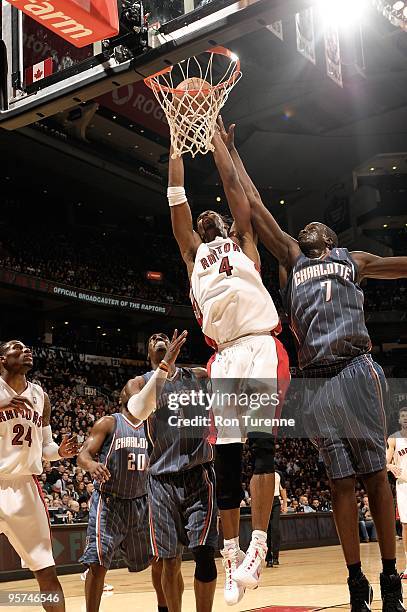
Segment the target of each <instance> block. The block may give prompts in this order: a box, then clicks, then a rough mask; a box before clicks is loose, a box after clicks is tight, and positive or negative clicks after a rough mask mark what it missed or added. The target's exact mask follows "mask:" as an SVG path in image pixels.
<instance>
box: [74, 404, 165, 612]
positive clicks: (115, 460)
mask: <svg viewBox="0 0 407 612" xmlns="http://www.w3.org/2000/svg"><path fill="white" fill-rule="evenodd" d="M78 465H79V466H80V467H82V468H83V469H84V470H86V471H87V472H89V474H90V475H91V477H92V478H93V480H94V486H95V490H94V492H93V494H92V500H91V507H90V511H89V524H88V530H87V538H86V548H85V550H84V553H83V555H82V557H81V559H80V561H81V563H83V564H84V565H86V566H87V567H88V568H89V571H88V572H86V578H85V579H86V582H85V597H86V610H87V612H97V611H98V610H99V606H100V600H101V596H102V592H103V590H104V579H105V576H106V572H107V571H108V570H109V568H110V566H111V563H112V560H113V558H114V555H115V553H116V551H117V550H119V549H120V551H121V553H122V554H123V556H124V559H125V562H126V564H127V567H128V569H129V571H132V572H139V571H142V570H144V569H146V568H147V567H148V566H149V565H150V563H151V560H152V558H153V551H152V549H151V546H150V530H149V521H148V500H147V466H148V454H147V440H146V436H145V431H144V424H143V422H142V421H140V420H139V419H135V418H134V417H133V416H132V415H131V414H130V413H129V412H128V410H127V408H126V406H125V405H123V406H122V410H121V412H116V413H114V414H112V415H109V416H104V417H102V418H101V419H99V420H98V421H97V422H96V423H95V424H94V426H93V428H92V431H91V432H90V434H89V437H88V438H87V439H86V441H85V443H84V445H83V447H82V449H81V451H80V453H79V456H78ZM151 570H152V581H153V585H154V587H155V590H156V594H157V600H158V610H159V612H163V610H166V604H165V597H164V594H163V592H162V589H161V570H162V567H161V564H160V563H152V564H151Z"/></svg>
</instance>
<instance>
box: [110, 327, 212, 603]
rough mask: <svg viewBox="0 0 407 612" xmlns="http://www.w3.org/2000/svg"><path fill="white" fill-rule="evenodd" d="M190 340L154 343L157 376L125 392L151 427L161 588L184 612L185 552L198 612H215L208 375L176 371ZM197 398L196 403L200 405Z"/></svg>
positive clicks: (151, 493) (156, 337) (159, 337)
mask: <svg viewBox="0 0 407 612" xmlns="http://www.w3.org/2000/svg"><path fill="white" fill-rule="evenodd" d="M186 336H187V332H186V331H184V332H183V333H182V334H180V335H179V336H178V335H177V331H175V332H174V335H173V338H172V341H170V340H169V338H168V337H167V336H166V335H165V334H162V333H157V334H153V335H152V336H151V338H150V339H149V341H148V357H149V360H150V362H151V366H152V370H151V371H150V372H147V373H146V374H144V375H143V376H137V377H136V378H134V379H132V380H130V381H129V382H128V383H127V385H126V386H125V388H124V389H123V391H122V395H121V399H122V401H123V402H125V401H127V407H128V409H129V411H130V412H131V413H132V414H133V415H134V416H135V417H136V418H139V419H143V420H144V421H145V427H146V433H147V438H148V442H149V455H150V462H149V468H148V499H149V506H150V534H151V544H152V548H153V553H154V555H155V556H156V557H158V558H159V559H161V560H162V562H163V570H162V587H163V591H164V595H165V599H166V603H167V608H168V610H169V612H180V611H181V605H182V592H183V590H184V584H183V580H182V574H181V555H182V551H183V549H184V546H187V547H188V548H189V550H190V551H191V553H192V555H193V557H194V560H195V564H196V565H195V575H194V578H195V580H194V591H195V601H196V610H197V612H211V610H212V605H213V598H214V594H215V588H216V578H217V571H216V564H215V560H214V557H215V550H216V548H217V544H218V531H217V507H216V495H215V487H216V483H215V474H214V468H213V463H212V458H213V451H212V446H211V445H210V444H209V442H208V440H207V438H208V434H209V429H210V417H209V413H208V411H207V410H206V404H205V401H204V400H202V399H199V396H198V395H197V394H199V393H200V391H202V392H203V393H204V392H205V391H206V379H207V373H206V370H205V369H204V368H180V367H177V366H176V365H175V362H176V359H177V357H178V354H179V351H180V349H181V347H182V345H183V344H184V342H185V340H186ZM194 398H195V399H194Z"/></svg>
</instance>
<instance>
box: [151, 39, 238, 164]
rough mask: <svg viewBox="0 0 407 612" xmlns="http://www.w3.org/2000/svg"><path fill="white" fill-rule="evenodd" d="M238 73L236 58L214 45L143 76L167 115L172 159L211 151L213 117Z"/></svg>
mask: <svg viewBox="0 0 407 612" xmlns="http://www.w3.org/2000/svg"><path fill="white" fill-rule="evenodd" d="M205 64H206V65H205ZM222 64H223V66H222ZM225 64H226V65H225ZM217 75H220V76H217ZM241 76H242V73H241V72H240V61H239V58H238V57H237V56H236V55H235V54H234V53H232V51H230V50H229V49H226V48H225V47H214V48H213V49H209V50H208V51H206V52H205V53H203V54H202V55H200V56H199V57H196V56H194V57H190V58H189V59H187V60H184V61H182V62H180V63H179V64H176V65H175V66H169V67H168V68H164V70H161V71H160V72H156V73H155V74H153V75H151V76H149V77H147V78H146V79H144V82H145V84H146V85H147V86H148V87H150V89H152V90H153V92H154V94H155V96H156V98H157V100H158V102H159V103H160V105H161V107H162V109H163V110H164V112H165V115H166V117H167V121H168V124H169V126H170V132H171V144H172V147H173V153H172V157H173V159H175V158H176V157H180V156H181V155H183V154H184V153H191V155H192V157H195V155H197V154H198V153H202V154H206V153H208V151H213V149H214V147H213V146H212V144H211V142H212V138H213V135H214V133H215V127H216V119H217V117H218V115H219V111H220V110H221V108H222V107H223V106H224V104H225V102H226V100H227V99H228V96H229V93H230V91H231V90H232V89H233V87H234V86H235V85H236V83H237V82H238V81H239V79H240V78H241Z"/></svg>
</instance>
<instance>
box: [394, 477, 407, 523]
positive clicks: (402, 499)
mask: <svg viewBox="0 0 407 612" xmlns="http://www.w3.org/2000/svg"><path fill="white" fill-rule="evenodd" d="M396 496H397V508H398V511H399V517H400V522H401V523H407V482H404V481H403V482H397V483H396Z"/></svg>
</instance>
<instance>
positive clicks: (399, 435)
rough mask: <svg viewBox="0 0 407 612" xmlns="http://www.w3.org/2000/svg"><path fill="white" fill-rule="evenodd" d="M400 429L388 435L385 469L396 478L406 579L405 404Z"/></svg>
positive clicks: (406, 450) (401, 409) (406, 482)
mask: <svg viewBox="0 0 407 612" xmlns="http://www.w3.org/2000/svg"><path fill="white" fill-rule="evenodd" d="M399 423H400V431H396V433H394V434H392V435H391V436H389V439H388V441H387V452H386V461H387V469H388V471H389V472H391V473H392V474H393V475H394V476H395V477H396V478H397V481H396V497H397V508H398V511H399V516H400V523H401V525H402V529H403V546H404V554H405V556H406V569H405V570H404V572H403V573H402V577H403V578H405V579H407V406H404V407H403V408H400V411H399Z"/></svg>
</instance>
